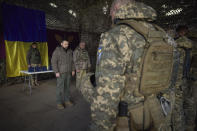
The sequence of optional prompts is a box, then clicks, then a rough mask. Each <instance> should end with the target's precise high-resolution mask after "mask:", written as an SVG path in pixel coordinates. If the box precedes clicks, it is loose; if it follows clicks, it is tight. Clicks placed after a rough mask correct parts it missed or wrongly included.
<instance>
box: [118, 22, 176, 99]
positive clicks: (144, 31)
mask: <svg viewBox="0 0 197 131" xmlns="http://www.w3.org/2000/svg"><path fill="white" fill-rule="evenodd" d="M118 25H127V26H129V27H130V28H132V29H134V30H135V31H136V32H138V33H139V34H141V35H142V36H143V37H144V38H145V41H146V45H145V48H144V53H143V56H142V62H141V65H140V73H141V74H140V76H139V78H138V83H137V85H139V88H138V89H139V92H140V93H141V94H143V95H144V96H147V95H151V94H158V93H160V92H162V91H165V90H166V89H168V88H169V87H170V85H171V76H172V70H173V62H174V57H173V46H172V45H170V44H168V43H167V41H166V33H165V31H164V30H163V29H161V28H160V27H158V26H156V25H153V26H154V27H155V29H156V30H151V31H149V29H148V28H147V27H145V26H144V25H142V24H140V23H139V22H138V21H136V20H122V21H121V22H119V23H118Z"/></svg>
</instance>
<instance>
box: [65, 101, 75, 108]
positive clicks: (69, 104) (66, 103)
mask: <svg viewBox="0 0 197 131" xmlns="http://www.w3.org/2000/svg"><path fill="white" fill-rule="evenodd" d="M64 105H65V107H71V106H73V103H72V102H70V101H66V102H65V103H64Z"/></svg>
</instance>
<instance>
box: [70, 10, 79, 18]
mask: <svg viewBox="0 0 197 131" xmlns="http://www.w3.org/2000/svg"><path fill="white" fill-rule="evenodd" d="M68 12H69V13H70V14H71V15H72V16H74V17H77V14H76V13H75V12H74V11H73V10H69V11H68Z"/></svg>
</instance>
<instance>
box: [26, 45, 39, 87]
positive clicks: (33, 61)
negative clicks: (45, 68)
mask: <svg viewBox="0 0 197 131" xmlns="http://www.w3.org/2000/svg"><path fill="white" fill-rule="evenodd" d="M27 64H28V65H30V66H31V67H37V66H40V65H41V56H40V52H39V50H38V49H37V48H32V46H31V47H30V49H29V50H28V52H27ZM31 78H32V79H31V83H32V85H34V84H35V85H38V82H37V75H33V77H31Z"/></svg>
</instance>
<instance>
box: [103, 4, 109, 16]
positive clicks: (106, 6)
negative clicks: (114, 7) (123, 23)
mask: <svg viewBox="0 0 197 131" xmlns="http://www.w3.org/2000/svg"><path fill="white" fill-rule="evenodd" d="M108 8H109V6H108V3H107V1H106V2H105V6H104V7H103V13H104V14H105V15H106V14H107V10H108Z"/></svg>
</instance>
